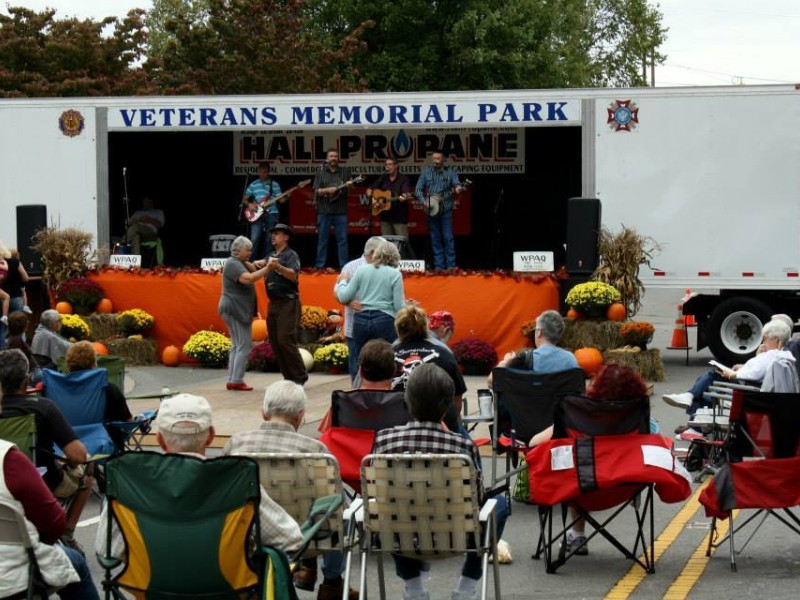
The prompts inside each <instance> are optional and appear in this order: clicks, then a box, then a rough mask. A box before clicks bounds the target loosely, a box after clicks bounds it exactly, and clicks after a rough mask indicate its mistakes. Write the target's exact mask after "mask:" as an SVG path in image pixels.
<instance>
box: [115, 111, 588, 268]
mask: <svg viewBox="0 0 800 600" xmlns="http://www.w3.org/2000/svg"><path fill="white" fill-rule="evenodd" d="M525 143H526V150H525V154H526V166H525V170H526V172H525V174H524V175H467V177H469V179H471V180H472V181H473V188H472V198H473V201H472V234H471V235H470V236H468V237H463V236H459V237H456V254H457V262H458V266H459V267H461V268H462V269H495V268H503V269H509V268H511V264H512V252H514V251H515V250H524V251H532V250H551V251H553V252H554V253H555V263H556V267H558V266H560V265H562V264H563V263H564V246H563V245H564V242H565V240H566V218H567V199H568V198H571V197H574V196H580V195H581V130H580V127H540V128H529V129H527V130H526V134H525ZM231 146H232V134H231V133H229V132H209V133H204V132H199V133H189V132H180V133H177V132H170V133H130V132H118V133H117V132H115V133H111V134H109V173H110V175H109V178H110V181H109V192H110V198H111V211H110V215H111V234H112V236H113V237H114V238H120V237H122V236H123V234H124V226H123V224H124V221H125V207H124V203H123V197H124V188H123V176H122V173H123V168H124V169H125V170H126V172H127V177H128V193H129V198H130V210H131V213H133V211H135V210H136V209H137V208H139V207H140V206H141V198H142V196H144V195H150V196H152V197H153V198H154V199H155V200H156V204H157V206H159V207H160V208H162V209H164V212H165V214H166V221H167V223H166V225H165V227H164V229H163V230H162V235H161V237H162V241H163V243H164V250H165V257H166V261H165V262H166V263H167V264H169V265H173V266H180V265H198V264H199V261H200V258H203V257H206V256H210V248H209V243H208V236H209V235H214V234H222V233H230V234H236V235H238V234H240V233H246V231H245V229H244V227H243V225H242V224H241V223H239V222H238V221H237V217H238V203H239V200H240V199H241V196H242V191H243V187H244V177H243V176H234V175H232V174H231V173H232V171H233V167H232V160H233V156H232V150H231ZM462 177H464V176H463V175H462ZM300 179H302V177H297V178H292V177H288V176H281V177H280V178H279V181H280V183H281V186H282V187H283V188H284V189H287V188H288V187H290V186H291V185H292V184H293V183H296V182H297V181H298V180H300ZM412 181H415V178H412ZM286 210H287V209H286V208H285V207H282V211H286ZM286 218H287V216H286V213H285V212H282V219H286ZM366 238H367V236H366V235H363V236H359V235H352V236H351V237H350V244H349V246H350V258H355V257H356V256H358V255H359V253H360V251H361V250H362V249H363V247H364V242H365V240H366ZM411 245H412V247H413V248H414V251H415V253H416V255H417V257H418V258H419V257H421V256H423V255H425V256H426V258H427V259H428V262H429V263H430V261H431V255H430V243H429V241H428V239H427V237H425V236H412V239H411ZM292 246H293V247H294V248H295V249H296V250H297V251H298V253H299V254H300V259H301V261H302V262H303V265H304V266H310V265H312V264H313V262H314V256H315V254H316V236H313V235H310V236H305V235H303V236H297V237H296V239H295V241H294V242H293V244H292ZM335 248H336V244H335V243H333V240H332V241H331V243H330V244H329V247H328V250H329V252H330V258H329V260H328V264H335V259H334V252H335Z"/></svg>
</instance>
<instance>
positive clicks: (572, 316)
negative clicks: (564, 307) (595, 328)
mask: <svg viewBox="0 0 800 600" xmlns="http://www.w3.org/2000/svg"><path fill="white" fill-rule="evenodd" d="M567 318H568V319H573V320H574V321H579V320H580V319H582V318H583V315H582V314H581V313H580V312H578V311H577V310H575V309H574V308H570V309H569V310H568V311H567Z"/></svg>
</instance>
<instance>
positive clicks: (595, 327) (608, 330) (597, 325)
mask: <svg viewBox="0 0 800 600" xmlns="http://www.w3.org/2000/svg"><path fill="white" fill-rule="evenodd" d="M564 325H565V327H564V333H563V334H562V335H561V340H560V341H559V344H558V345H559V346H562V347H564V348H566V349H567V350H570V351H573V352H574V351H575V350H577V349H578V348H597V349H598V350H600V352H605V351H606V350H608V349H610V348H617V347H619V346H621V345H622V344H623V341H622V338H621V337H620V335H619V328H620V326H621V323H619V322H618V321H608V320H603V321H592V320H575V319H564Z"/></svg>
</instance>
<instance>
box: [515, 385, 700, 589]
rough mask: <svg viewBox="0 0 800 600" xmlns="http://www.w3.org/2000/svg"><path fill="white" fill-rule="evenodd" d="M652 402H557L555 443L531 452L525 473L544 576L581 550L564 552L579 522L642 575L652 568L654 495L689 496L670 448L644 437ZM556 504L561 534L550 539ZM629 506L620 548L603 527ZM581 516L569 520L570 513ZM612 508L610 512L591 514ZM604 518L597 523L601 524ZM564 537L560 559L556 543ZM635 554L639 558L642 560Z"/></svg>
mask: <svg viewBox="0 0 800 600" xmlns="http://www.w3.org/2000/svg"><path fill="white" fill-rule="evenodd" d="M649 420H650V400H649V398H646V397H645V398H640V399H636V400H632V401H615V400H602V399H593V398H589V397H587V396H565V397H564V398H562V399H561V400H560V401H559V403H558V404H557V405H556V410H555V414H554V434H553V439H552V440H551V441H549V442H546V443H544V444H541V445H539V446H537V447H536V448H533V449H532V450H531V451H530V452H529V453H528V455H527V456H526V460H527V463H528V465H529V468H530V490H531V501H532V502H534V503H535V504H538V505H539V521H540V525H541V528H542V534H543V537H544V544H543V546H542V547H541V548H540V549H539V550H537V553H536V554H535V555H534V558H539V556H540V554H544V559H545V567H546V570H547V572H548V573H554V572H555V571H556V570H557V569H558V568H559V567H560V566H561V565H563V564H564V563H565V562H566V561H567V560H568V559H569V558H571V557H572V556H573V555H574V554H575V553H576V552H577V551H578V550H579V549H580V548H579V547H575V548H571V550H570V552H569V553H567V552H566V546H567V544H566V541H567V540H566V537H567V530H568V529H569V528H570V527H572V526H573V525H574V524H575V522H577V520H578V519H585V520H586V522H587V523H588V524H589V525H591V527H592V528H594V531H593V532H591V533H590V534H589V535H588V536H587V542H588V540H591V539H592V538H593V537H595V536H596V535H597V534H600V535H601V536H603V537H604V538H605V539H606V540H608V541H609V542H610V543H611V544H612V546H614V547H615V548H616V549H617V550H619V551H620V552H621V553H622V554H623V555H624V556H625V557H626V558H628V559H630V560H633V561H635V562H636V563H637V564H639V565H640V566H641V567H642V568H643V569H644V570H645V571H646V572H648V573H653V572H654V570H655V566H654V554H655V551H654V516H653V490H654V488H655V490H656V491H657V492H658V495H659V497H660V499H661V500H662V501H663V502H680V501H682V500H685V499H686V498H688V497H689V495H690V493H691V489H690V486H689V474H688V473H687V472H686V470H685V469H684V468H683V466H682V465H680V464H679V463H677V461H676V460H675V457H674V455H673V453H672V450H671V444H669V443H668V441H667V440H665V439H664V438H663V437H662V436H660V435H649V434H648V433H647V432H648V431H649ZM557 505H561V529H560V530H559V531H558V532H557V533H555V534H554V531H553V521H554V517H553V509H554V507H555V506H557ZM628 506H630V507H632V508H633V511H634V515H635V534H634V538H633V542H632V544H630V543H629V544H628V545H625V544H623V543H622V542H621V541H620V540H619V539H618V538H617V537H616V536H614V535H613V534H612V533H611V531H610V530H609V528H608V525H609V524H610V523H611V522H612V521H613V520H614V519H616V517H617V516H619V515H620V514H622V512H623V511H624V509H625V508H626V507H628ZM568 507H572V508H573V509H574V510H575V511H576V513H577V515H578V517H577V518H576V519H574V520H572V521H571V522H569V523H568V522H567V508H568ZM607 509H613V510H612V511H611V514H610V515H608V516H606V515H603V516H602V517H601V516H597V517H595V516H594V515H593V514H592V513H594V512H596V511H602V510H607ZM601 518H602V519H603V520H602V521H601V520H600V519H601ZM559 539H560V540H561V545H560V548H559V549H558V551H557V557H554V553H553V545H554V544H555V543H556V542H557V541H558V540H559ZM640 550H641V551H642V556H641V557H640V556H639V552H640Z"/></svg>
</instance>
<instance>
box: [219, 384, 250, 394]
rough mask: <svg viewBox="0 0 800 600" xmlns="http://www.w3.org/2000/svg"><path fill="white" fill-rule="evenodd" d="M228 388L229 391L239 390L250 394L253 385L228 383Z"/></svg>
mask: <svg viewBox="0 0 800 600" xmlns="http://www.w3.org/2000/svg"><path fill="white" fill-rule="evenodd" d="M226 387H227V388H228V389H229V390H237V391H240V392H249V391H250V390H252V389H253V386H252V385H247V384H246V383H228V385H227V386H226Z"/></svg>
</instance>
